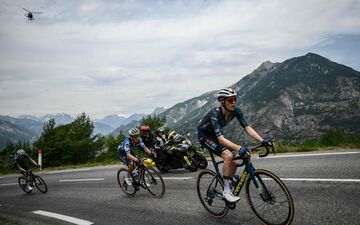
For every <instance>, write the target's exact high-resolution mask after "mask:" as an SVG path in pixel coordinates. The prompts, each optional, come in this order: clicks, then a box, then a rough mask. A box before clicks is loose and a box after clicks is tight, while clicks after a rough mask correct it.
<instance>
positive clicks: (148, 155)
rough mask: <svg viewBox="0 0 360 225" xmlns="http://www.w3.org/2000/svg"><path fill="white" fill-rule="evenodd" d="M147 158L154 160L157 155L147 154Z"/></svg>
mask: <svg viewBox="0 0 360 225" xmlns="http://www.w3.org/2000/svg"><path fill="white" fill-rule="evenodd" d="M147 157H148V158H150V159H153V158H155V154H154V153H152V152H151V153H149V154H147Z"/></svg>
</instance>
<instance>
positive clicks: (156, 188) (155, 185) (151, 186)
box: [142, 169, 165, 198]
mask: <svg viewBox="0 0 360 225" xmlns="http://www.w3.org/2000/svg"><path fill="white" fill-rule="evenodd" d="M142 181H143V184H144V186H145V188H146V189H147V190H148V191H149V192H150V194H152V195H153V196H154V197H155V198H162V197H163V196H164V193H165V183H164V180H163V179H162V177H161V175H160V173H159V172H158V171H156V170H154V169H146V170H144V174H143V177H142Z"/></svg>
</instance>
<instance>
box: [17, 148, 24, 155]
mask: <svg viewBox="0 0 360 225" xmlns="http://www.w3.org/2000/svg"><path fill="white" fill-rule="evenodd" d="M16 154H17V155H25V154H26V153H25V150H24V149H19V150H17V152H16Z"/></svg>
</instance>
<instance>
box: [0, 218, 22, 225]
mask: <svg viewBox="0 0 360 225" xmlns="http://www.w3.org/2000/svg"><path fill="white" fill-rule="evenodd" d="M0 224H1V225H20V223H17V222H15V221H14V220H12V219H10V218H8V217H5V216H0Z"/></svg>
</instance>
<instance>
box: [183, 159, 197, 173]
mask: <svg viewBox="0 0 360 225" xmlns="http://www.w3.org/2000/svg"><path fill="white" fill-rule="evenodd" d="M188 159H189V161H190V162H191V165H190V166H189V165H188V164H187V163H186V162H184V167H185V168H186V169H187V170H189V171H191V172H195V171H197V169H198V167H197V162H196V160H195V159H194V158H193V157H191V156H188Z"/></svg>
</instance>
